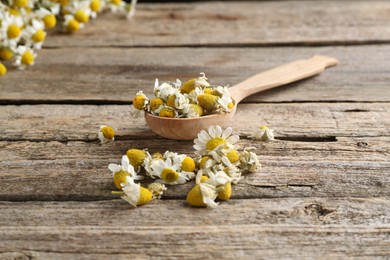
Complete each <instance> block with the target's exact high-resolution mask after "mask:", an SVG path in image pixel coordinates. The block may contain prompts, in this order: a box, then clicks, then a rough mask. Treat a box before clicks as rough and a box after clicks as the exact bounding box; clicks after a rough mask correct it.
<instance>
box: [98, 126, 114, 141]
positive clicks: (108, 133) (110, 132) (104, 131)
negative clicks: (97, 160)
mask: <svg viewBox="0 0 390 260" xmlns="http://www.w3.org/2000/svg"><path fill="white" fill-rule="evenodd" d="M98 137H99V140H100V143H102V144H104V143H108V142H112V141H114V140H115V131H114V129H113V128H112V127H110V126H107V125H101V126H100V129H99V132H98Z"/></svg>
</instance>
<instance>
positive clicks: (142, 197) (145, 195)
mask: <svg viewBox="0 0 390 260" xmlns="http://www.w3.org/2000/svg"><path fill="white" fill-rule="evenodd" d="M139 188H140V189H139V199H138V202H137V206H140V205H144V204H146V203H148V202H149V201H151V200H152V198H153V194H152V193H151V192H150V190H148V189H147V188H144V187H142V186H140V187H139Z"/></svg>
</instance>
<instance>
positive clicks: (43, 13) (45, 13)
mask: <svg viewBox="0 0 390 260" xmlns="http://www.w3.org/2000/svg"><path fill="white" fill-rule="evenodd" d="M59 11H60V5H59V4H55V5H52V6H51V7H50V8H45V7H40V8H39V9H38V10H37V11H36V12H35V15H36V18H37V19H40V20H42V22H43V23H44V25H45V29H51V28H54V27H55V26H56V25H57V18H56V15H57V14H58V13H59Z"/></svg>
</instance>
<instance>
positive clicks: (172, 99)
mask: <svg viewBox="0 0 390 260" xmlns="http://www.w3.org/2000/svg"><path fill="white" fill-rule="evenodd" d="M175 100H176V96H175V95H172V96H169V97H168V100H167V106H170V107H175Z"/></svg>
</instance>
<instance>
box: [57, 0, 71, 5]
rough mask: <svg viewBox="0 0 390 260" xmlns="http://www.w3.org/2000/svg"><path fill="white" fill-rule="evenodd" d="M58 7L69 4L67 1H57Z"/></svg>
mask: <svg viewBox="0 0 390 260" xmlns="http://www.w3.org/2000/svg"><path fill="white" fill-rule="evenodd" d="M57 2H58V3H59V4H60V5H62V6H65V5H67V4H68V3H69V0H58V1H57Z"/></svg>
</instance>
